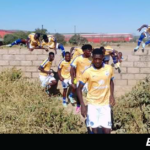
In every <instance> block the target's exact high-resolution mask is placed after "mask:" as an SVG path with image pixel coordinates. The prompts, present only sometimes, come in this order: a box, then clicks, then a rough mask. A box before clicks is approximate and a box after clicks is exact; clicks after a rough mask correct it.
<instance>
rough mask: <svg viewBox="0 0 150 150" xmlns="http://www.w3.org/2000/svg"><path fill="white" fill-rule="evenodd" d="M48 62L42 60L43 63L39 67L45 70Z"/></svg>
mask: <svg viewBox="0 0 150 150" xmlns="http://www.w3.org/2000/svg"><path fill="white" fill-rule="evenodd" d="M48 62H49V59H46V60H44V61H43V63H42V64H41V67H42V68H45V66H46V65H47V63H48Z"/></svg>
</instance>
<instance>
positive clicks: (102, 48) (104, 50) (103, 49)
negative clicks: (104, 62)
mask: <svg viewBox="0 0 150 150" xmlns="http://www.w3.org/2000/svg"><path fill="white" fill-rule="evenodd" d="M100 50H102V51H103V53H104V55H105V52H106V49H105V48H104V47H103V46H102V47H100Z"/></svg>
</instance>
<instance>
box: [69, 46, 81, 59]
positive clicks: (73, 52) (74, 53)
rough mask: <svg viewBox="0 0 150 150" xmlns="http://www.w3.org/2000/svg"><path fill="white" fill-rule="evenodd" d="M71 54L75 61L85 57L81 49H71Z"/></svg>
mask: <svg viewBox="0 0 150 150" xmlns="http://www.w3.org/2000/svg"><path fill="white" fill-rule="evenodd" d="M70 53H71V56H72V60H74V59H75V58H76V57H78V56H80V55H83V50H82V49H81V48H78V47H72V48H71V49H70Z"/></svg>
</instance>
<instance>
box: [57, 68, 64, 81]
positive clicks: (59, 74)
mask: <svg viewBox="0 0 150 150" xmlns="http://www.w3.org/2000/svg"><path fill="white" fill-rule="evenodd" d="M58 76H59V79H60V81H64V78H63V77H62V76H61V69H60V68H58Z"/></svg>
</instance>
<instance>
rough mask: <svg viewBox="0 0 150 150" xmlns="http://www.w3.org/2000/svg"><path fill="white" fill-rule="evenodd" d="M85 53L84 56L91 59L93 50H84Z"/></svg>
mask: <svg viewBox="0 0 150 150" xmlns="http://www.w3.org/2000/svg"><path fill="white" fill-rule="evenodd" d="M83 53H84V55H85V56H86V57H91V54H92V49H91V50H89V49H87V50H84V51H83Z"/></svg>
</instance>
